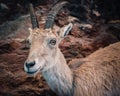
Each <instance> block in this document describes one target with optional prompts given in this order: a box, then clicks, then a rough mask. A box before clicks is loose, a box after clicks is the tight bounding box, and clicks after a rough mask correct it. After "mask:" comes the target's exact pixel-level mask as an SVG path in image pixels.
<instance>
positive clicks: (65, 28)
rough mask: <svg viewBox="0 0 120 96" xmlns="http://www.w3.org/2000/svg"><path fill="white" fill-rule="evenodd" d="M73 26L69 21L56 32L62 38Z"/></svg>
mask: <svg viewBox="0 0 120 96" xmlns="http://www.w3.org/2000/svg"><path fill="white" fill-rule="evenodd" d="M72 27H73V24H72V23H69V24H68V25H66V26H64V27H62V28H60V30H59V32H58V35H59V36H60V37H61V38H64V37H65V36H67V35H68V34H69V32H70V30H71V29H72Z"/></svg>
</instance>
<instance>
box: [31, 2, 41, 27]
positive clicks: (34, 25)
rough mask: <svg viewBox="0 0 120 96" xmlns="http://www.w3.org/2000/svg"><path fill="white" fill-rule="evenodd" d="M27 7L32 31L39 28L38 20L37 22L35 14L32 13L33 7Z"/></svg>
mask: <svg viewBox="0 0 120 96" xmlns="http://www.w3.org/2000/svg"><path fill="white" fill-rule="evenodd" d="M29 7H30V18H31V23H32V28H33V29H34V28H39V24H38V20H37V17H36V15H35V12H34V8H33V5H32V4H31V3H30V4H29Z"/></svg>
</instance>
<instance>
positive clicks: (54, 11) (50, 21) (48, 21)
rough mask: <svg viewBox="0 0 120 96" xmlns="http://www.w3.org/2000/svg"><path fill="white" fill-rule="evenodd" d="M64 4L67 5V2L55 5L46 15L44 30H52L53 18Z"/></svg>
mask: <svg viewBox="0 0 120 96" xmlns="http://www.w3.org/2000/svg"><path fill="white" fill-rule="evenodd" d="M66 4H68V2H67V1H63V2H60V3H58V4H56V5H55V6H54V7H53V8H52V10H51V11H50V12H49V13H48V16H47V19H46V22H45V26H44V29H49V28H53V24H54V19H55V16H56V15H57V13H58V12H59V10H60V9H62V7H63V6H65V5H66Z"/></svg>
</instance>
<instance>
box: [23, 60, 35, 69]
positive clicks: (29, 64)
mask: <svg viewBox="0 0 120 96" xmlns="http://www.w3.org/2000/svg"><path fill="white" fill-rule="evenodd" d="M25 65H26V67H27V68H31V67H33V66H34V65H35V61H33V62H29V63H28V62H26V63H25Z"/></svg>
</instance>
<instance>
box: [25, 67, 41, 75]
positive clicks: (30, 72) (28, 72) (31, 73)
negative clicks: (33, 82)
mask: <svg viewBox="0 0 120 96" xmlns="http://www.w3.org/2000/svg"><path fill="white" fill-rule="evenodd" d="M39 71H42V69H41V68H40V67H39V68H38V69H37V70H35V71H30V70H29V69H28V70H27V71H26V70H25V72H26V73H27V74H30V75H34V74H37V73H38V72H39Z"/></svg>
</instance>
